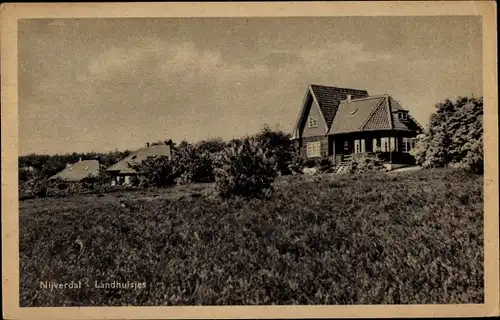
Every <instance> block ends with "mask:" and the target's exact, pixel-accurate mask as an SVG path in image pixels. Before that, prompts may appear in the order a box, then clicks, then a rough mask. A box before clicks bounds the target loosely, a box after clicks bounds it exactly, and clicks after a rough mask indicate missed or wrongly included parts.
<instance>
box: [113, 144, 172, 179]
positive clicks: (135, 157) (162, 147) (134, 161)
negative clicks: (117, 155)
mask: <svg viewBox="0 0 500 320" xmlns="http://www.w3.org/2000/svg"><path fill="white" fill-rule="evenodd" d="M151 156H153V157H154V156H167V157H171V156H172V150H171V149H170V145H166V144H159V145H152V146H149V147H144V148H141V149H139V150H136V151H134V152H132V153H131V154H129V155H128V156H127V157H125V158H124V159H122V160H120V161H118V162H117V163H115V164H114V165H112V166H111V167H109V168H107V169H106V171H114V172H118V173H120V174H134V173H137V172H136V171H135V170H134V169H133V168H131V167H130V166H132V165H138V164H140V163H141V162H142V161H144V160H145V159H146V158H148V157H151Z"/></svg>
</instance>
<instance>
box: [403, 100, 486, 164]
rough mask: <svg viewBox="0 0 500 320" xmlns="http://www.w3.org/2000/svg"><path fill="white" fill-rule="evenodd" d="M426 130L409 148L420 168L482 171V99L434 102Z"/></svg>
mask: <svg viewBox="0 0 500 320" xmlns="http://www.w3.org/2000/svg"><path fill="white" fill-rule="evenodd" d="M436 109H437V110H436V112H435V113H434V114H432V115H431V119H430V123H429V127H428V133H427V135H426V136H424V137H422V138H420V139H418V140H417V143H416V147H415V148H414V149H413V150H412V154H413V155H414V156H415V160H416V161H417V163H418V164H420V165H422V166H424V167H446V166H462V167H466V168H467V169H468V170H470V171H472V172H475V173H482V172H483V138H482V137H483V98H479V99H478V98H475V97H463V98H462V97H461V98H458V99H457V100H456V101H455V102H452V101H450V100H445V101H444V102H441V103H438V104H437V105H436Z"/></svg>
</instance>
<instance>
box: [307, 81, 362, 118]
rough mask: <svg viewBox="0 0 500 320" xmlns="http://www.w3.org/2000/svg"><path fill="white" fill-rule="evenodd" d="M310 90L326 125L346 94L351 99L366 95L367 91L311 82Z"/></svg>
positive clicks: (345, 97)
mask: <svg viewBox="0 0 500 320" xmlns="http://www.w3.org/2000/svg"><path fill="white" fill-rule="evenodd" d="M311 92H312V94H313V95H314V97H315V98H316V101H318V105H319V108H320V109H321V112H322V113H323V117H324V118H325V122H326V125H327V126H328V127H330V125H331V124H332V121H333V118H334V117H335V114H336V113H337V109H338V106H339V104H340V102H341V101H342V100H345V99H347V95H351V97H352V98H353V99H355V98H364V97H368V92H367V91H366V90H360V89H350V88H338V87H330V86H322V85H317V84H311Z"/></svg>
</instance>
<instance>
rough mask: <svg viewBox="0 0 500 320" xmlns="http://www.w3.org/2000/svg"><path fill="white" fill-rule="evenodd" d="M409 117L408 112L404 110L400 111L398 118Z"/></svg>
mask: <svg viewBox="0 0 500 320" xmlns="http://www.w3.org/2000/svg"><path fill="white" fill-rule="evenodd" d="M407 118H408V115H407V114H406V112H404V111H399V112H398V119H401V120H406V119H407Z"/></svg>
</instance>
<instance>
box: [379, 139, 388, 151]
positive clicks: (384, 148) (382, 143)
mask: <svg viewBox="0 0 500 320" xmlns="http://www.w3.org/2000/svg"><path fill="white" fill-rule="evenodd" d="M380 149H381V150H382V152H389V150H390V149H389V138H388V137H383V138H381V139H380Z"/></svg>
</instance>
